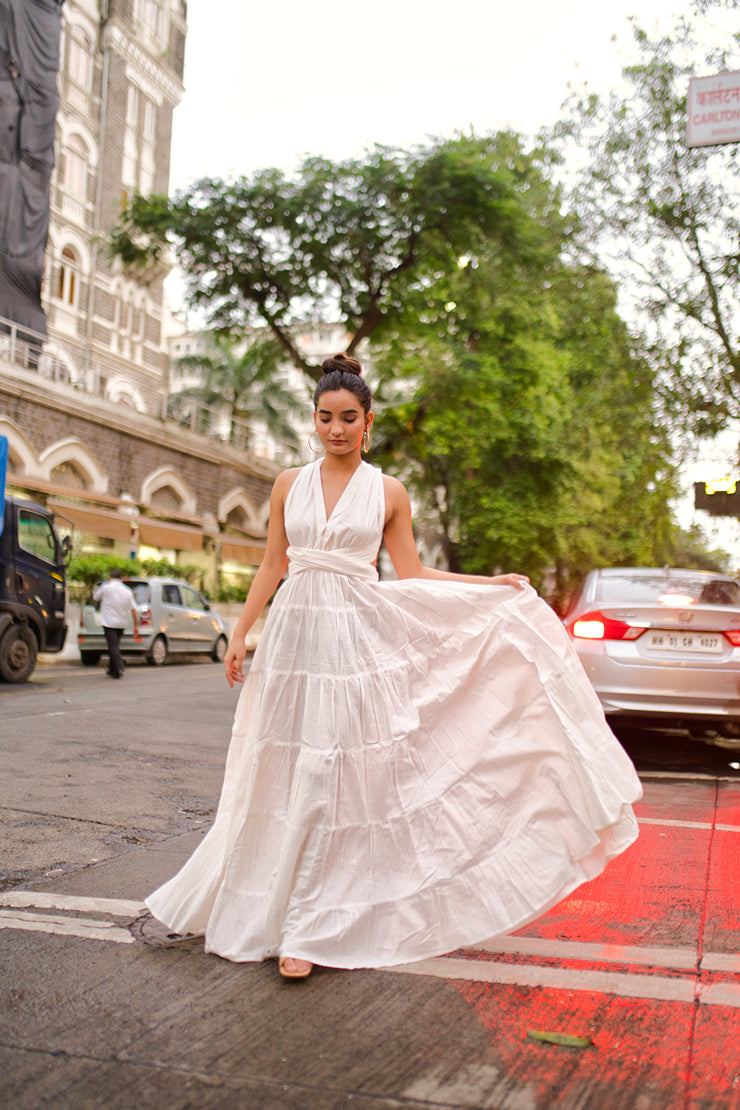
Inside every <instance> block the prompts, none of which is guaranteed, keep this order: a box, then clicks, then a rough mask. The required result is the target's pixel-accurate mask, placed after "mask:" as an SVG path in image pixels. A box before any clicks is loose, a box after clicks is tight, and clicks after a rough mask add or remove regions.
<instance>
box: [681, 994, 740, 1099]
mask: <svg viewBox="0 0 740 1110" xmlns="http://www.w3.org/2000/svg"><path fill="white" fill-rule="evenodd" d="M738 1045H740V1011H738V1010H731V1009H729V1008H728V1007H726V1006H701V1007H700V1008H699V1012H698V1014H697V1018H696V1029H695V1032H694V1053H693V1067H692V1082H691V1101H690V1102H689V1107H690V1110H737V1108H738V1107H740V1048H738Z"/></svg>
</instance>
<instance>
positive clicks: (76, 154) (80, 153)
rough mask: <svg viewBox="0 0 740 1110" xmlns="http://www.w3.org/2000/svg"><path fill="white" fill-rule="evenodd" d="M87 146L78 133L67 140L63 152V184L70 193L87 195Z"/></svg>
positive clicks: (84, 196) (79, 195)
mask: <svg viewBox="0 0 740 1110" xmlns="http://www.w3.org/2000/svg"><path fill="white" fill-rule="evenodd" d="M87 158H88V155H87V147H86V146H85V144H84V143H83V141H82V139H80V138H79V136H78V135H73V136H72V137H71V139H70V140H69V144H68V146H67V150H66V153H65V169H64V178H65V184H66V186H67V188H68V189H69V191H70V192H71V193H74V194H75V196H78V197H83V198H86V197H87Z"/></svg>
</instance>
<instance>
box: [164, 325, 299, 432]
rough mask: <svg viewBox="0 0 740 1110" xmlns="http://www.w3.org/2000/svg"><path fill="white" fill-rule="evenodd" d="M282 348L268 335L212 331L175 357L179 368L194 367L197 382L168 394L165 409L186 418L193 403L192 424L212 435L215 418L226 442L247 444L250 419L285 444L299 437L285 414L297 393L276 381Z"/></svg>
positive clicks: (295, 402) (294, 403)
mask: <svg viewBox="0 0 740 1110" xmlns="http://www.w3.org/2000/svg"><path fill="white" fill-rule="evenodd" d="M281 361H282V359H281V352H280V348H279V347H278V346H277V344H276V343H274V342H273V341H272V340H255V341H253V342H250V341H249V340H246V341H245V340H239V341H236V342H235V341H234V340H233V339H230V338H224V337H222V336H219V335H215V334H214V335H212V336H211V337H210V338H209V340H208V346H207V348H206V350H205V351H203V352H202V353H200V354H192V355H185V356H184V357H183V358H180V359H178V360H177V366H178V368H180V369H181V370H189V371H196V372H197V374H198V376H199V378H200V382H199V384H198V385H191V386H187V387H186V388H184V389H182V390H180V391H179V392H178V393H174V394H171V396H170V398H169V411H170V414H171V415H172V416H174V417H175V418H176V419H178V420H180V421H181V422H182V423H191V415H192V408H193V406H192V402H195V403H196V405H197V406H198V411H197V413H196V422H195V424H194V425H193V426H195V427H197V429H198V430H199V431H201V432H204V433H205V434H213V433H214V432H215V430H216V427H217V425H218V422H219V418H223V417H224V416H226V418H227V419H228V422H229V434H228V441H229V443H233V444H237V443H238V444H239V445H240V446H242V447H246V446H247V445H248V443H249V438H250V435H251V434H252V432H253V430H254V425H255V423H257V422H259V423H263V424H264V425H265V426H266V427H267V430H268V431H269V432H270V434H271V435H273V436H275V437H276V438H278V439H281V440H283V442H285V443H287V444H289V445H290V446H296V445H297V443H298V436H297V434H296V431H295V428H294V427H293V424H292V423H291V420H290V414H291V413H294V412H299V411H300V410H301V409H302V407H303V405H302V401H303V398H298V399H297V398H296V397H295V396H294V395H293V394H292V393H291V392H290V391H289V389H288V388H287V387H286V385H285V384H284V382H283V381H282V380H281V375H280V367H281Z"/></svg>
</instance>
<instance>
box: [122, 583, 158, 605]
mask: <svg viewBox="0 0 740 1110" xmlns="http://www.w3.org/2000/svg"><path fill="white" fill-rule="evenodd" d="M124 584H125V585H126V586H128V588H129V589H130V590H133V592H134V601H135V602H136V604H137V605H151V601H152V589H151V586H150V585H149V583H148V582H136V581H132V580H131V579H130V578H125V579H124Z"/></svg>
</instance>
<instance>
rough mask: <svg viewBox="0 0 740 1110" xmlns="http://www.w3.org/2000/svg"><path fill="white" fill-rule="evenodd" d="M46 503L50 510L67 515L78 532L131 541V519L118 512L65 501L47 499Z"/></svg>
mask: <svg viewBox="0 0 740 1110" xmlns="http://www.w3.org/2000/svg"><path fill="white" fill-rule="evenodd" d="M47 505H48V507H49V508H50V509H51V510H52V512H57V513H59V515H60V516H66V517H68V518H69V519H70V520H71V521H72V523H73V524H74V526H75V528H78V529H79V530H80V532H85V533H87V534H88V535H91V536H100V537H101V538H103V539H106V540H122V541H123V542H124V543H131V521H130V520H129V518H128V517H126V516H121V514H120V513H115V512H111V511H110V510H106V509H94V508H92V506H90V505H68V504H67V502H66V501H52V500H49V501H48V502H47Z"/></svg>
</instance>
